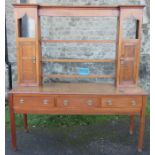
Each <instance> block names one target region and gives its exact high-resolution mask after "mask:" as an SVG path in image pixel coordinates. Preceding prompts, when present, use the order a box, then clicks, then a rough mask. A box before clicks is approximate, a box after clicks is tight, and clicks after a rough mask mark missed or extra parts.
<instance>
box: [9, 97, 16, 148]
mask: <svg viewBox="0 0 155 155" xmlns="http://www.w3.org/2000/svg"><path fill="white" fill-rule="evenodd" d="M9 107H10V130H11V145H12V148H13V150H14V151H16V149H17V148H16V127H15V113H14V110H13V95H12V94H10V95H9Z"/></svg>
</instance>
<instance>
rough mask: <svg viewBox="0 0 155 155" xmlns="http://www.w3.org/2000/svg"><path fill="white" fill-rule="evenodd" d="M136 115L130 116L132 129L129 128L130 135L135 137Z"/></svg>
mask: <svg viewBox="0 0 155 155" xmlns="http://www.w3.org/2000/svg"><path fill="white" fill-rule="evenodd" d="M134 117H135V116H134V115H131V116H130V127H129V133H130V135H133V131H134Z"/></svg>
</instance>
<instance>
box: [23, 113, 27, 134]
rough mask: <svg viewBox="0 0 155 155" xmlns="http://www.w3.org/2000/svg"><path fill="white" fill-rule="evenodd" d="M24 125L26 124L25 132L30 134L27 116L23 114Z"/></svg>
mask: <svg viewBox="0 0 155 155" xmlns="http://www.w3.org/2000/svg"><path fill="white" fill-rule="evenodd" d="M23 123H24V130H25V132H28V127H27V126H28V125H27V114H23Z"/></svg>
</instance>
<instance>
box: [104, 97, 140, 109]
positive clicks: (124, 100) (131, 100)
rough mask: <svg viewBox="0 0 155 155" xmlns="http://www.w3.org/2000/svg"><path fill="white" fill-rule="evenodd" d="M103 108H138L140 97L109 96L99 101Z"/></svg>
mask: <svg viewBox="0 0 155 155" xmlns="http://www.w3.org/2000/svg"><path fill="white" fill-rule="evenodd" d="M101 104H102V107H104V108H110V107H111V108H140V107H141V105H142V98H141V97H134V96H133V97H130V96H115V97H114V96H112V97H111V96H109V97H103V98H102V100H101Z"/></svg>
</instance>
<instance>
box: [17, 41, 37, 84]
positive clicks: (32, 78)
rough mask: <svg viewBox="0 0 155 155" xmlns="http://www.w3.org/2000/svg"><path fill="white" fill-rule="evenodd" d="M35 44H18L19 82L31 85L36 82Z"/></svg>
mask: <svg viewBox="0 0 155 155" xmlns="http://www.w3.org/2000/svg"><path fill="white" fill-rule="evenodd" d="M35 51H36V50H35V44H33V43H21V44H20V46H19V51H18V52H19V58H18V60H19V64H18V68H19V75H18V77H19V83H20V84H23V85H33V84H35V83H36V80H37V79H36V77H37V75H36V53H35Z"/></svg>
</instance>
